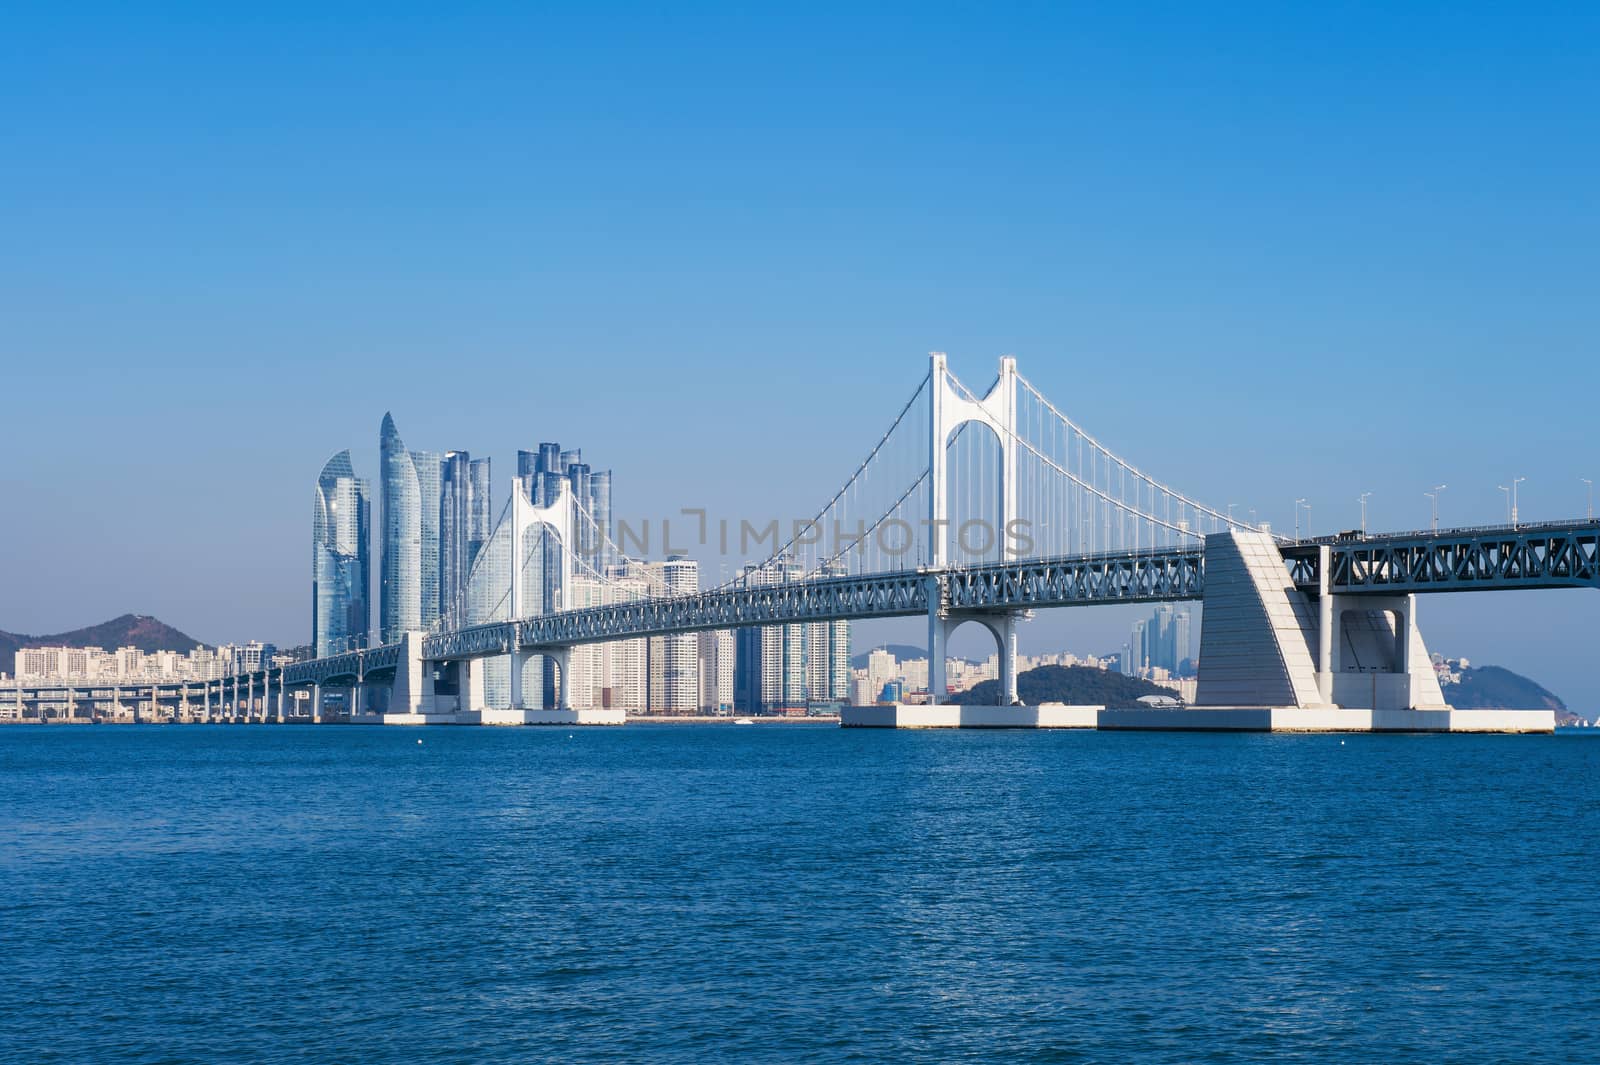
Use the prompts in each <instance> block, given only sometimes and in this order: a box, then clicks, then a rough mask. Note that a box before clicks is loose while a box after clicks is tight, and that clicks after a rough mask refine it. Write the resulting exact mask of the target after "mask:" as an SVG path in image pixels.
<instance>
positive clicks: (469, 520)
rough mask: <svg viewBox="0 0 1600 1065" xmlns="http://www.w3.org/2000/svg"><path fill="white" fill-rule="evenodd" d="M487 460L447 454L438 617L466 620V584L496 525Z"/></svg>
mask: <svg viewBox="0 0 1600 1065" xmlns="http://www.w3.org/2000/svg"><path fill="white" fill-rule="evenodd" d="M489 470H490V467H489V460H488V459H476V460H475V459H473V458H472V456H471V455H470V454H468V453H467V452H465V451H447V452H445V456H444V461H443V463H442V465H441V474H440V487H439V492H440V499H439V616H441V617H461V618H464V617H466V603H467V580H468V578H469V577H470V576H471V574H472V567H473V564H474V563H475V562H477V560H478V556H479V555H480V554H481V553H482V552H483V546H484V544H485V543H486V542H487V541H488V539H489V533H490V531H491V529H492V527H493V523H494V510H493V497H492V493H491V483H492V482H491V480H490V474H489Z"/></svg>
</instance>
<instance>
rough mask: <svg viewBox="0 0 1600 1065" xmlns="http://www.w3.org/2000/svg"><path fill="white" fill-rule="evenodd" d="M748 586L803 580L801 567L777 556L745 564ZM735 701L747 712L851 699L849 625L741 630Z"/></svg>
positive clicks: (812, 624) (810, 624) (744, 580)
mask: <svg viewBox="0 0 1600 1065" xmlns="http://www.w3.org/2000/svg"><path fill="white" fill-rule="evenodd" d="M739 579H740V581H741V582H742V583H744V584H745V585H746V586H763V585H771V584H783V583H787V582H789V581H798V580H804V579H806V576H805V571H804V568H803V567H802V565H801V564H800V563H799V562H798V561H796V560H795V559H794V558H792V557H789V556H780V557H777V558H773V559H768V560H767V561H766V562H762V563H758V564H751V565H747V566H745V567H744V568H743V570H741V571H740V576H739ZM736 640H737V648H738V654H737V668H736V670H735V682H734V701H735V703H736V705H737V706H738V708H739V709H740V710H742V711H744V712H746V713H769V712H772V711H776V710H789V709H800V708H804V707H807V706H810V705H812V704H815V703H842V702H844V701H846V700H847V699H848V698H849V697H850V623H849V622H848V621H827V622H804V623H793V624H788V625H767V626H763V627H761V628H750V629H741V630H740V631H739V633H738V635H737V637H736Z"/></svg>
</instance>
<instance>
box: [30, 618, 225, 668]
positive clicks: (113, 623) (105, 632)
mask: <svg viewBox="0 0 1600 1065" xmlns="http://www.w3.org/2000/svg"><path fill="white" fill-rule="evenodd" d="M203 646H205V645H204V644H202V643H201V642H200V641H199V640H197V639H195V638H194V637H193V636H190V635H188V634H186V633H182V632H179V631H178V630H177V629H175V628H173V627H172V626H171V625H168V624H166V623H165V622H163V621H161V620H160V619H159V618H153V617H151V616H150V615H148V614H124V615H122V616H121V617H120V618H112V619H111V620H110V621H103V622H101V623H100V624H98V625H90V626H88V627H86V628H82V629H73V630H72V631H71V632H57V633H52V634H50V635H48V636H26V635H23V634H22V633H16V632H0V670H3V671H5V672H7V673H9V672H11V666H12V662H13V661H14V660H15V658H16V653H17V652H18V651H20V650H22V649H23V648H24V647H103V648H105V649H106V650H107V651H114V650H116V649H117V648H118V647H137V648H139V650H141V651H177V652H178V653H179V654H188V653H189V652H190V651H192V650H194V649H195V648H196V647H203Z"/></svg>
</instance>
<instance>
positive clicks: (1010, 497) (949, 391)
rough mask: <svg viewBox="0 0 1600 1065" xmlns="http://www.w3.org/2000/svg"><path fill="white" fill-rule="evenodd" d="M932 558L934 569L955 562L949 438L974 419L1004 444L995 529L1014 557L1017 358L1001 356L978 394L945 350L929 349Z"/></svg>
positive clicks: (1004, 555)
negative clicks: (989, 384)
mask: <svg viewBox="0 0 1600 1065" xmlns="http://www.w3.org/2000/svg"><path fill="white" fill-rule="evenodd" d="M928 358H929V361H930V362H931V363H932V367H931V369H930V371H929V388H928V402H929V416H928V426H929V433H928V487H929V491H928V548H929V550H928V560H929V564H930V565H931V566H933V567H934V568H935V569H942V568H944V567H945V566H947V565H949V564H950V560H949V541H948V538H947V535H946V531H947V529H948V527H949V524H950V498H949V490H950V489H949V483H948V478H947V470H946V465H947V460H948V451H949V447H950V441H951V439H952V438H953V437H954V436H955V434H956V431H957V430H958V429H960V428H961V427H962V426H963V425H966V424H968V423H969V422H977V423H978V424H980V425H984V426H987V427H988V428H989V429H990V430H991V431H993V433H994V435H995V439H996V440H998V441H999V444H1000V508H999V509H1000V528H998V529H996V530H994V535H995V539H996V541H997V542H998V543H999V544H1000V545H1001V548H1000V549H1001V557H1002V558H1005V559H1010V558H1012V557H1014V556H1015V552H1014V550H1013V549H1012V548H1011V546H1010V537H1009V535H1008V534H1009V532H1010V530H1011V525H1012V522H1013V521H1015V520H1016V517H1017V360H1016V359H1015V358H1013V357H1012V356H1010V355H1005V356H1002V357H1001V359H1000V376H999V378H998V379H997V380H996V381H995V383H994V387H993V388H991V389H989V394H988V395H986V396H984V397H983V398H981V399H979V398H977V397H975V396H973V395H972V394H971V393H969V392H967V391H966V390H965V389H964V388H961V387H960V386H959V384H958V383H957V382H956V379H955V377H954V376H953V375H952V374H951V373H950V368H949V365H948V360H947V358H946V356H945V353H944V352H942V351H934V352H929V354H928Z"/></svg>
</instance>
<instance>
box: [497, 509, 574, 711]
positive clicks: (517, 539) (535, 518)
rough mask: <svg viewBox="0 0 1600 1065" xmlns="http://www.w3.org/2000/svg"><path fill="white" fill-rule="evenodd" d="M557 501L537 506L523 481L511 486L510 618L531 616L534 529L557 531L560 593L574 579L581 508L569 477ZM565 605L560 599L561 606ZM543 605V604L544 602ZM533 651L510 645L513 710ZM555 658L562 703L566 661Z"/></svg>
mask: <svg viewBox="0 0 1600 1065" xmlns="http://www.w3.org/2000/svg"><path fill="white" fill-rule="evenodd" d="M558 483H559V488H558V490H557V493H556V498H555V501H554V502H552V503H550V504H548V505H545V506H535V505H534V503H533V501H532V500H531V499H529V498H528V497H527V496H526V495H525V494H524V493H523V491H522V483H521V482H520V481H513V482H512V485H511V589H510V596H509V602H510V607H511V619H512V621H513V622H516V621H520V620H521V619H522V618H524V617H527V616H528V611H529V606H530V604H529V603H528V595H527V580H526V578H525V577H524V571H525V570H526V569H527V566H528V561H529V555H530V554H531V553H532V550H533V544H534V543H535V542H536V541H535V539H534V537H533V536H532V535H531V534H532V533H534V532H535V531H539V530H544V529H548V530H550V531H551V532H552V533H553V534H554V538H555V541H556V543H557V544H558V545H559V549H560V563H559V565H558V566H557V568H556V571H555V572H556V580H557V582H558V583H557V588H558V594H561V593H565V592H566V590H567V589H568V588H570V587H571V582H572V578H573V577H575V576H576V575H577V560H576V555H575V554H574V550H573V546H574V545H575V544H576V543H577V525H578V511H577V506H576V503H575V501H574V499H573V496H572V489H571V487H570V486H569V485H568V484H567V480H566V478H561V479H560V481H559V482H558ZM562 605H563V604H562V603H560V602H559V601H558V602H557V608H558V609H559V608H560V607H561V606H562ZM541 606H542V604H541ZM533 655H534V652H532V651H524V650H522V649H521V648H520V647H517V646H513V647H512V648H511V709H513V710H522V709H526V707H525V705H524V704H525V696H524V695H523V674H524V673H525V672H526V669H527V665H528V662H529V660H530V659H531V658H533ZM553 657H554V658H555V659H556V662H557V665H558V670H559V675H560V687H559V688H558V692H559V700H560V701H561V702H562V703H563V705H564V704H565V702H566V698H567V694H566V693H567V671H566V669H564V668H560V667H561V666H562V664H563V663H565V662H566V661H567V659H566V657H565V656H563V655H561V654H556V655H554V656H553Z"/></svg>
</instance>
